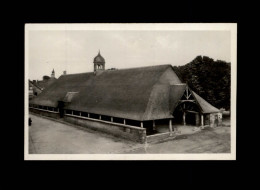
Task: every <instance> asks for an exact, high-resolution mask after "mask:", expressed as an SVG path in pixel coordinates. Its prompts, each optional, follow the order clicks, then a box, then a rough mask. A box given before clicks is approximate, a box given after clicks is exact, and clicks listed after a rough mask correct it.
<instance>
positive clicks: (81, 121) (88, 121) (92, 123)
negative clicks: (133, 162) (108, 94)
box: [64, 114, 146, 143]
mask: <svg viewBox="0 0 260 190" xmlns="http://www.w3.org/2000/svg"><path fill="white" fill-rule="evenodd" d="M64 120H65V121H67V122H69V123H72V124H76V125H80V126H83V127H87V128H89V129H93V130H97V131H102V132H105V133H109V134H112V135H114V136H116V137H120V138H124V139H128V140H132V141H136V142H140V143H145V141H146V129H145V128H140V127H134V126H129V125H123V124H116V123H111V122H108V121H100V120H98V119H92V118H83V117H80V116H74V115H73V116H72V115H68V114H66V115H64Z"/></svg>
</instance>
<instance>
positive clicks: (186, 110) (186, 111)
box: [186, 110, 199, 113]
mask: <svg viewBox="0 0 260 190" xmlns="http://www.w3.org/2000/svg"><path fill="white" fill-rule="evenodd" d="M186 112H189V113H199V112H197V111H191V110H186Z"/></svg>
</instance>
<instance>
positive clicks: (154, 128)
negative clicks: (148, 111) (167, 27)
mask: <svg viewBox="0 0 260 190" xmlns="http://www.w3.org/2000/svg"><path fill="white" fill-rule="evenodd" d="M153 130H154V131H155V130H156V126H155V121H154V120H153Z"/></svg>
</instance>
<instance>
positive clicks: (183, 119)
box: [173, 100, 200, 126]
mask: <svg viewBox="0 0 260 190" xmlns="http://www.w3.org/2000/svg"><path fill="white" fill-rule="evenodd" d="M173 116H174V119H173V124H177V125H179V124H182V125H196V126H198V125H199V123H200V107H199V105H198V104H197V103H196V102H195V101H190V100H187V101H181V102H180V103H179V105H178V106H177V107H176V108H175V110H174V113H173Z"/></svg>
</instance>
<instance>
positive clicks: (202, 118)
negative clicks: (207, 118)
mask: <svg viewBox="0 0 260 190" xmlns="http://www.w3.org/2000/svg"><path fill="white" fill-rule="evenodd" d="M201 126H204V117H203V114H201Z"/></svg>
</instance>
